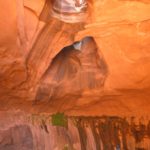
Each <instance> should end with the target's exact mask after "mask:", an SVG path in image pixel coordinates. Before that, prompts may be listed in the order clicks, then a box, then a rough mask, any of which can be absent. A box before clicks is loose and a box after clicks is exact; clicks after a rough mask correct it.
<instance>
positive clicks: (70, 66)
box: [0, 0, 150, 150]
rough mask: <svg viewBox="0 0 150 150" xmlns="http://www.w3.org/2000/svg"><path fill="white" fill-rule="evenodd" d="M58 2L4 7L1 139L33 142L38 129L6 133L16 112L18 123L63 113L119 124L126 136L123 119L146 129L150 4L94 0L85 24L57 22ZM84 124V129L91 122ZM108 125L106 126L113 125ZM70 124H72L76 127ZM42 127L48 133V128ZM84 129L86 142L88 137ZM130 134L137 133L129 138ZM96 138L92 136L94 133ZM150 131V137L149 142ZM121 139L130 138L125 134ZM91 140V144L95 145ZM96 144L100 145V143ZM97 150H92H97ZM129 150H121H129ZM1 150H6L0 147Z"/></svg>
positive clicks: (36, 0)
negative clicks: (25, 118)
mask: <svg viewBox="0 0 150 150" xmlns="http://www.w3.org/2000/svg"><path fill="white" fill-rule="evenodd" d="M53 2H54V1H50V0H11V1H10V0H5V1H2V0H1V1H0V12H1V13H0V32H1V34H0V112H1V113H0V116H1V118H3V119H2V120H3V121H2V122H3V123H2V124H3V125H2V126H0V133H2V134H1V135H5V137H6V139H7V137H12V138H11V139H15V138H14V137H13V133H15V134H20V130H22V128H23V129H25V130H26V133H24V135H22V137H21V138H22V140H24V137H28V138H29V139H30V138H31V132H33V130H34V128H31V129H32V131H30V128H28V126H26V125H25V124H24V123H22V124H21V125H20V124H19V126H13V127H12V126H11V125H10V126H11V127H10V126H9V127H8V125H6V124H7V123H8V122H9V121H8V120H7V119H6V118H5V116H6V117H8V116H9V115H10V116H11V112H13V113H12V114H13V115H12V116H14V113H16V111H17V113H18V111H21V112H23V116H24V113H27V114H28V113H29V114H33V113H36V114H41V113H47V114H54V113H57V112H63V113H65V115H67V116H70V117H71V116H88V117H89V116H90V117H95V116H99V117H100V116H117V118H113V119H112V118H111V119H112V120H115V121H117V123H118V122H119V123H118V124H119V125H120V126H121V129H122V128H124V126H123V125H124V119H121V121H120V118H123V117H128V118H130V117H133V116H134V117H136V118H137V119H138V121H139V120H140V119H141V117H144V118H146V120H147V121H148V120H149V119H148V118H149V113H150V1H149V0H89V1H88V2H87V4H88V10H87V12H85V13H87V14H86V15H87V16H86V17H87V18H86V19H85V20H84V21H82V22H73V21H72V20H71V21H70V22H64V20H61V19H59V18H57V17H53V15H52V14H51V10H52V8H53ZM69 19H70V18H69ZM81 43H82V44H81ZM80 44H81V45H80ZM76 46H77V48H76ZM78 48H79V50H77V49H78ZM5 112H7V113H8V114H9V115H8V114H5ZM8 118H9V117H8ZM5 119H6V120H5ZM105 119H106V120H107V119H108V118H105ZM109 119H110V118H109ZM109 119H108V120H109ZM79 120H80V121H81V122H86V119H85V118H80V119H79ZM89 120H90V123H89V122H88V123H87V122H86V123H87V124H89V125H90V127H91V129H93V126H92V125H93V124H92V123H91V122H93V119H91V118H90V119H89ZM108 120H107V121H106V122H107V123H106V124H105V125H108V124H109V123H108V122H109V121H108ZM80 121H79V122H80ZM4 122H5V123H4ZM16 122H17V121H16ZM94 122H95V118H94ZM122 122H123V123H122ZM69 123H70V124H72V122H71V121H69ZM111 123H112V122H111ZM144 123H145V121H144ZM9 124H13V123H12V122H9ZM81 124H82V123H81ZM81 124H80V123H79V124H78V127H79V126H82V125H81ZM125 124H126V122H125ZM131 124H132V121H131ZM113 125H114V124H113ZM113 125H112V126H113ZM4 126H5V127H6V126H7V131H6V129H5V131H4V129H3V127H4ZM43 126H44V127H43ZM43 126H42V128H43V129H45V132H47V127H45V123H43ZM70 126H71V125H70ZM113 127H114V126H113ZM148 127H149V126H148V125H147V128H148ZM108 128H109V127H108ZM114 128H115V127H114ZM78 129H79V132H80V134H82V135H81V136H83V134H84V132H85V131H83V130H82V131H81V130H80V129H81V128H78ZM82 129H83V126H82ZM132 129H133V128H132V127H131V128H130V130H131V132H132V131H133V130H132ZM49 130H53V129H49ZM60 130H61V131H57V132H60V133H61V135H63V136H64V134H67V133H66V131H64V130H62V129H60ZM72 130H75V129H72V128H71V129H70V132H69V134H72V132H73V131H72ZM93 130H94V129H93ZM93 130H92V133H93V132H95V131H93ZM110 130H111V129H110ZM147 130H148V129H147ZM148 131H149V130H148ZM148 131H147V132H146V136H148V137H149V132H148ZM38 132H41V131H38ZM53 132H56V131H54V130H53ZM74 132H77V131H74ZM86 132H88V131H86ZM118 132H119V131H118ZM120 132H121V133H122V138H124V132H123V131H122V130H121V131H120ZM105 133H106V132H105ZM26 134H27V135H26ZM40 134H41V133H40ZM45 134H46V133H45ZM53 134H57V133H53ZM95 134H96V133H95ZM95 134H94V135H95ZM106 134H107V133H106ZM90 135H91V133H90ZM140 135H141V134H140ZM95 136H97V135H95ZM54 137H55V136H54ZM65 137H66V136H65ZM75 139H76V138H75ZM87 139H89V140H90V139H91V137H88V138H87ZM18 140H19V138H18ZM38 140H40V138H39V139H38ZM67 140H68V139H67ZM67 140H64V141H67ZM76 140H77V139H76ZM94 140H95V142H96V140H97V139H96V138H95V139H94ZM20 141H21V140H20ZM137 141H138V139H137ZM7 142H8V143H11V140H9V141H6V144H5V140H4V145H7ZM21 142H22V143H24V142H23V141H21ZM103 142H104V143H105V142H106V141H105V140H104V141H103ZM1 143H2V142H1V136H0V144H1ZM64 143H65V142H62V144H64ZM96 143H97V145H96V148H95V149H97V150H99V149H100V148H98V147H100V146H99V145H100V144H99V143H98V142H96ZM106 143H107V142H106ZM86 144H87V143H86V142H85V141H82V144H81V149H82V150H86V148H85V147H86V146H85V145H86ZM128 144H129V143H128ZM33 145H34V141H31V140H30V143H27V144H26V146H27V147H26V148H24V149H31V150H32V149H33V147H34V146H33ZM109 146H110V147H109V148H108V147H105V148H104V150H112V147H111V146H112V145H109ZM54 147H55V146H54ZM75 147H77V148H76V149H80V148H78V146H75ZM87 147H88V146H87ZM93 147H94V146H93ZM93 147H91V148H89V150H93V149H94V148H93ZM125 147H126V146H124V147H123V148H122V149H123V150H126V149H127V148H125ZM5 148H6V147H5ZM9 148H10V147H9ZM9 148H8V150H9ZM149 148H150V146H149ZM1 149H2V150H5V149H3V148H1V147H0V150H1ZM10 149H11V148H10ZM12 149H15V148H14V147H13V148H12ZM16 149H17V148H16ZM39 149H40V148H39ZM45 149H46V148H45ZM51 149H52V150H54V148H51ZM70 149H71V150H72V149H73V148H72V147H71V148H70ZM130 149H131V150H133V149H132V148H130ZM130 149H129V150H130ZM6 150H7V149H6ZM17 150H19V148H18V149H17ZM40 150H42V148H41V149H40ZM47 150H49V149H48V148H47ZM56 150H57V149H56ZM58 150H60V149H59V148H58ZM116 150H120V149H119V148H118V149H117V148H116ZM136 150H147V149H136Z"/></svg>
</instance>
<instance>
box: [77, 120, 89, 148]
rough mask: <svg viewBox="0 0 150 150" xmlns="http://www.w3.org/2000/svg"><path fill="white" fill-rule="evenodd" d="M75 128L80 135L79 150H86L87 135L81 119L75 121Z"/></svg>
mask: <svg viewBox="0 0 150 150" xmlns="http://www.w3.org/2000/svg"><path fill="white" fill-rule="evenodd" d="M77 128H78V132H79V135H80V144H81V150H86V146H87V135H86V131H85V123H84V121H83V120H82V118H78V119H77Z"/></svg>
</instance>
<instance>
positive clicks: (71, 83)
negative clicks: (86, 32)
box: [35, 37, 108, 102]
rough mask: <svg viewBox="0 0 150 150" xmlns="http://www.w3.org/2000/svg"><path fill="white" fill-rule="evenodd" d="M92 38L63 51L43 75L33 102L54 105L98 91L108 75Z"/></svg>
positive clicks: (105, 65) (104, 63)
mask: <svg viewBox="0 0 150 150" xmlns="http://www.w3.org/2000/svg"><path fill="white" fill-rule="evenodd" d="M98 51H100V50H99V49H98V47H97V45H96V42H95V41H94V39H93V38H92V37H85V38H84V39H83V40H81V41H80V42H76V43H74V44H73V45H70V46H67V47H65V48H63V49H62V50H61V51H60V52H59V53H58V54H57V55H56V56H55V58H54V59H53V60H52V63H51V64H50V66H49V68H48V69H47V71H46V72H45V74H44V75H43V77H42V79H41V82H40V85H39V88H38V90H37V95H36V98H35V101H36V102H38V101H55V99H60V100H61V98H63V97H65V96H67V95H68V94H69V95H70V97H72V96H73V95H76V96H77V95H78V96H81V95H82V92H83V91H84V90H96V89H101V88H103V86H104V83H105V80H106V78H107V75H108V68H107V64H106V62H105V60H104V58H103V56H102V54H99V53H98Z"/></svg>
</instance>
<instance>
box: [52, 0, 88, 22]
mask: <svg viewBox="0 0 150 150" xmlns="http://www.w3.org/2000/svg"><path fill="white" fill-rule="evenodd" d="M87 5H88V4H87V0H55V1H54V2H53V5H52V16H53V17H55V18H58V19H60V20H62V21H64V22H70V23H74V22H82V21H84V20H85V18H86V17H87Z"/></svg>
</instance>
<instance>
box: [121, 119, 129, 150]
mask: <svg viewBox="0 0 150 150" xmlns="http://www.w3.org/2000/svg"><path fill="white" fill-rule="evenodd" d="M120 126H121V128H120V130H121V136H122V145H123V150H128V147H127V134H128V132H129V131H128V130H129V124H128V122H127V121H126V120H125V119H123V120H120Z"/></svg>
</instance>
